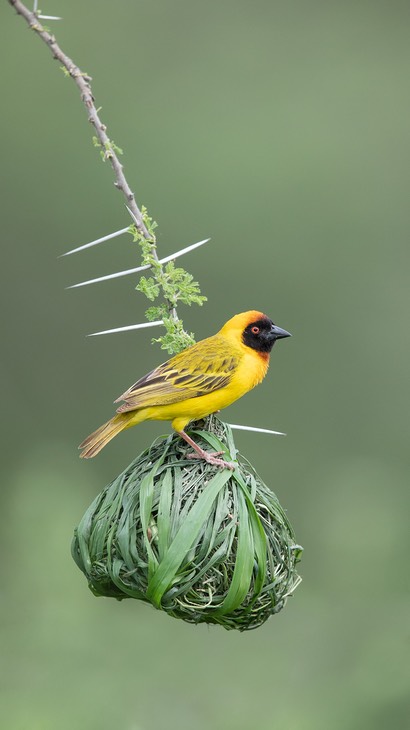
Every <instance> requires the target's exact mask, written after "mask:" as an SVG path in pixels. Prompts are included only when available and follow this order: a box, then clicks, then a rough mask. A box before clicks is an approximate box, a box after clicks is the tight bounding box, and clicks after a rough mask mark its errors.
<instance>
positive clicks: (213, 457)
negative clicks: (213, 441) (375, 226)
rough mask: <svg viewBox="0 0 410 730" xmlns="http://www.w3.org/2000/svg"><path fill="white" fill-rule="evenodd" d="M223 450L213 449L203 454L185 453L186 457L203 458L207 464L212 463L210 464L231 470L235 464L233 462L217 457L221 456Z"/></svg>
mask: <svg viewBox="0 0 410 730" xmlns="http://www.w3.org/2000/svg"><path fill="white" fill-rule="evenodd" d="M223 453H224V452H223V451H214V452H212V453H209V451H205V452H204V454H203V455H202V454H196V453H195V452H193V453H192V454H187V455H186V457H187V459H203V460H204V461H206V463H207V464H212V466H220V467H221V468H222V469H230V470H231V471H234V469H235V464H233V463H232V462H231V461H224V460H223V459H218V456H221V454H223Z"/></svg>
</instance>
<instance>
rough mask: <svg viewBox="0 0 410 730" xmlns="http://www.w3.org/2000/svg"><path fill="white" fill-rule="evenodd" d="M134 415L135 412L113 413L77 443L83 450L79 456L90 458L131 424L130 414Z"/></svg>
mask: <svg viewBox="0 0 410 730" xmlns="http://www.w3.org/2000/svg"><path fill="white" fill-rule="evenodd" d="M134 415H135V413H133V414H131V413H118V415H115V416H114V417H113V418H111V419H110V420H109V421H107V423H103V425H102V426H100V428H97V430H96V431H94V432H93V433H91V434H90V435H89V436H87V438H86V439H84V441H83V442H82V443H81V444H80V445H79V447H78V448H79V449H82V450H83V451H82V453H81V454H80V457H81V458H82V459H92V457H93V456H96V455H97V454H98V453H99V452H100V451H101V449H103V448H104V446H106V445H107V444H108V442H109V441H111V439H113V438H114V436H116V435H117V434H118V433H120V431H122V430H123V429H124V428H127V427H128V426H130V425H131V424H130V420H131V416H134Z"/></svg>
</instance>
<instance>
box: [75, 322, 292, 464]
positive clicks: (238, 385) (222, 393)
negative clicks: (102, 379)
mask: <svg viewBox="0 0 410 730" xmlns="http://www.w3.org/2000/svg"><path fill="white" fill-rule="evenodd" d="M290 336H291V335H290V333H289V332H286V330H283V329H281V327H277V326H276V325H275V324H274V323H273V322H272V320H271V319H269V317H267V316H266V315H265V314H262V313H261V312H256V311H250V312H242V313H241V314H236V315H235V316H234V317H232V319H230V320H228V322H227V323H226V324H224V326H223V327H222V329H220V330H219V332H217V334H216V335H213V336H212V337H208V338H207V339H205V340H201V341H200V342H197V343H196V344H195V345H192V347H188V348H187V349H186V350H183V351H182V352H180V353H178V355H175V356H174V357H172V358H171V359H170V360H167V362H164V363H163V364H162V365H159V367H157V368H155V370H151V372H150V373H148V374H147V375H145V376H144V377H143V378H140V380H137V382H136V383H134V385H132V386H131V388H128V390H126V391H125V393H123V395H121V396H120V397H119V398H117V400H116V401H115V403H118V402H119V401H124V402H123V404H122V405H121V406H120V407H119V408H118V409H117V413H116V415H115V416H114V417H113V418H111V420H109V421H107V423H104V424H103V425H102V426H100V428H98V429H97V430H96V431H94V433H92V434H91V435H90V436H88V437H87V438H86V439H85V440H84V441H83V442H82V444H80V446H79V448H80V449H83V451H82V454H81V456H82V457H83V458H84V459H90V458H92V457H93V456H95V455H96V454H98V452H99V451H101V449H103V448H104V446H106V444H107V443H108V442H109V441H111V439H112V438H114V436H116V435H117V434H118V433H120V431H123V430H124V429H125V428H130V427H131V426H136V425H137V423H142V421H171V422H172V428H173V429H174V430H175V431H176V432H177V433H178V434H179V435H180V436H181V437H182V438H183V439H184V440H185V441H186V442H187V443H188V444H189V445H190V446H191V447H192V448H193V449H194V453H193V454H189V457H190V458H201V459H205V461H207V462H208V463H209V464H214V465H216V466H221V467H228V468H230V469H232V468H233V465H232V464H229V463H228V462H226V461H223V460H222V459H219V458H218V456H220V454H211V453H209V452H207V451H204V449H202V448H201V447H200V446H198V444H196V443H195V441H193V440H192V439H191V438H190V436H188V434H187V433H185V430H184V429H185V427H186V426H187V424H188V423H189V422H190V421H193V420H198V419H201V418H205V416H209V415H210V413H215V412H217V411H220V410H221V409H222V408H225V407H226V406H229V405H230V404H231V403H233V402H234V401H236V400H238V398H241V397H242V396H243V395H245V393H247V392H248V391H249V390H251V389H252V388H254V387H255V385H258V383H260V382H261V381H262V380H263V378H264V377H265V375H266V373H267V370H268V366H269V356H270V352H271V350H272V347H273V345H274V344H275V342H276V340H279V339H281V338H283V337H290Z"/></svg>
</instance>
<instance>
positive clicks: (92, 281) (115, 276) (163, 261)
mask: <svg viewBox="0 0 410 730" xmlns="http://www.w3.org/2000/svg"><path fill="white" fill-rule="evenodd" d="M127 230H128V229H127ZM210 240H211V239H210V238H205V239H204V240H203V241H198V243H193V244H192V245H191V246H187V247H186V248H181V250H180V251H176V253H173V254H171V255H170V256H166V257H165V258H164V259H160V260H159V262H158V263H160V264H166V263H167V262H168V261H172V260H173V259H177V258H178V256H183V255H184V254H185V253H188V251H192V250H193V249H194V248H198V246H202V245H203V244H204V243H208V241H210ZM88 245H90V244H88ZM71 253H72V252H71ZM63 255H67V254H63ZM149 268H150V266H149V264H146V265H145V266H137V267H136V268H134V269H125V271H117V272H116V273H115V274H107V275H106V276H98V277H97V278H96V279H89V280H88V281H81V282H80V283H79V284H72V285H71V286H67V287H66V289H77V288H78V287H79V286H87V285H88V284H96V283H97V282H98V281H108V280H109V279H118V278H119V277H121V276H128V274H136V273H137V272H138V271H145V270H146V269H149Z"/></svg>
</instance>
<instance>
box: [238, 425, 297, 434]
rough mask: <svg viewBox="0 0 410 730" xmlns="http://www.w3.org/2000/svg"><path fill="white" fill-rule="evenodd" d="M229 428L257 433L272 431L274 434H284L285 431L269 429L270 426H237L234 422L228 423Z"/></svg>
mask: <svg viewBox="0 0 410 730" xmlns="http://www.w3.org/2000/svg"><path fill="white" fill-rule="evenodd" d="M228 426H230V427H231V428H236V429H237V430H238V431H256V432H257V433H272V434H274V435H275V436H286V433H283V432H282V431H271V430H270V428H256V427H255V426H238V425H237V424H235V423H228Z"/></svg>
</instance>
